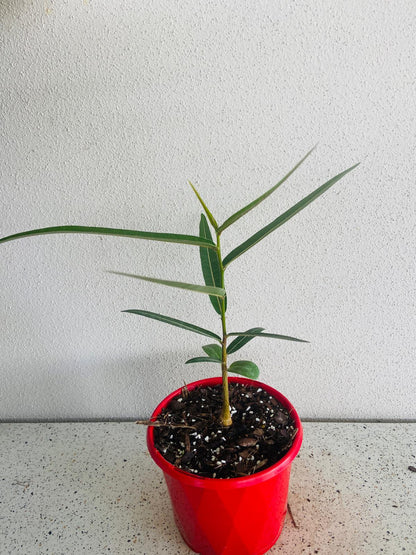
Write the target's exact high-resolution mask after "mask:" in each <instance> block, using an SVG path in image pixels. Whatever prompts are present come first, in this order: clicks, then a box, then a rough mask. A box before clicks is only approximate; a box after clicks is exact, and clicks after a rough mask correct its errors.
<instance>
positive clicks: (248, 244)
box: [223, 164, 359, 268]
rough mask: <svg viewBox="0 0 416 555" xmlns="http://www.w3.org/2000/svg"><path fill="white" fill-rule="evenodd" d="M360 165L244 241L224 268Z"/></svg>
mask: <svg viewBox="0 0 416 555" xmlns="http://www.w3.org/2000/svg"><path fill="white" fill-rule="evenodd" d="M358 165H359V164H355V165H354V166H352V167H351V168H348V169H347V170H344V171H343V172H341V173H339V174H338V175H336V176H335V177H333V178H332V179H330V180H329V181H327V182H326V183H324V184H323V185H321V186H320V187H318V189H316V190H315V191H313V192H312V193H311V194H309V195H308V196H307V197H305V198H304V199H302V200H301V201H299V202H298V203H297V204H295V205H294V206H292V208H289V210H287V211H286V212H284V213H283V214H281V215H280V216H279V217H277V218H276V219H275V220H273V221H272V222H270V223H269V224H268V225H266V226H265V227H263V228H262V229H260V231H258V232H257V233H255V234H254V235H252V236H251V237H250V238H249V239H247V240H246V241H244V243H242V244H241V245H239V246H238V247H236V248H235V249H233V250H232V251H231V252H230V253H229V254H227V256H226V257H225V258H224V260H223V267H224V268H225V267H226V266H228V265H229V264H230V262H232V261H233V260H235V259H236V258H237V257H239V256H240V255H242V254H243V253H245V252H246V251H248V249H250V248H251V247H253V246H254V245H255V244H256V243H258V242H259V241H261V240H262V239H264V237H266V236H267V235H269V233H272V231H275V230H276V229H277V228H278V227H280V226H281V225H283V224H284V223H286V222H287V221H288V220H290V218H292V217H293V216H295V214H297V213H298V212H300V211H301V210H303V208H305V207H306V206H308V204H310V203H311V202H313V201H314V200H315V199H317V198H318V197H319V196H320V195H322V194H323V193H325V191H327V190H328V189H329V188H330V187H332V185H334V184H335V183H336V182H337V181H339V180H340V179H341V178H342V177H344V175H346V174H347V173H349V172H350V171H352V170H353V169H354V168H356V167H357V166H358Z"/></svg>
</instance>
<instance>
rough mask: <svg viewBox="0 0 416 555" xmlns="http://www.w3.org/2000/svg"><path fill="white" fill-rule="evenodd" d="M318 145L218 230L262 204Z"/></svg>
mask: <svg viewBox="0 0 416 555" xmlns="http://www.w3.org/2000/svg"><path fill="white" fill-rule="evenodd" d="M315 148H316V147H313V148H312V149H311V150H310V151H309V152H308V153H307V154H306V156H304V157H303V158H302V160H301V161H300V162H298V163H297V164H296V166H295V167H294V168H292V169H291V170H290V172H289V173H287V174H286V175H285V176H284V178H283V179H281V180H280V181H279V182H278V183H277V184H276V185H274V186H273V187H272V188H271V189H269V190H268V191H266V192H265V193H263V194H262V195H261V196H260V197H259V198H257V199H256V200H253V202H250V204H247V206H245V207H244V208H241V210H239V211H238V212H236V213H235V214H233V215H232V216H230V217H229V218H228V219H227V220H225V222H224V223H223V224H222V225H220V227H219V228H218V232H219V233H221V232H223V231H224V229H226V228H227V227H229V226H230V225H231V224H233V223H234V222H236V221H237V220H239V219H240V218H241V217H242V216H244V215H245V214H247V212H249V211H250V210H253V208H255V207H256V206H257V205H258V204H260V203H261V202H262V201H263V200H265V199H266V198H267V197H268V196H270V195H271V194H272V193H274V191H275V190H276V189H277V188H278V187H280V185H282V184H283V183H284V182H285V181H286V179H288V178H289V177H290V176H291V175H292V173H293V172H294V171H296V170H297V169H298V167H299V166H300V165H301V164H302V163H303V162H304V161H305V160H306V158H307V157H308V156H309V155H310V154H311V153H312V152H313V151H314V150H315Z"/></svg>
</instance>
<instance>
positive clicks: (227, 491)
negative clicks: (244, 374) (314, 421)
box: [147, 378, 303, 555]
mask: <svg viewBox="0 0 416 555" xmlns="http://www.w3.org/2000/svg"><path fill="white" fill-rule="evenodd" d="M230 381H232V382H233V381H234V382H235V381H238V382H240V383H244V384H248V385H254V386H256V387H261V388H263V389H265V390H266V391H267V392H268V393H269V394H270V395H272V396H273V397H275V399H277V400H278V401H279V402H280V403H282V405H283V406H284V407H286V408H287V409H289V410H290V412H291V415H292V417H293V418H294V420H295V426H296V428H297V429H298V432H297V435H296V437H295V440H294V442H293V445H292V447H291V448H290V450H289V451H288V452H287V453H286V455H285V456H284V457H283V458H282V459H280V461H278V462H277V463H276V464H274V465H273V466H271V467H269V468H267V469H266V470H263V471H261V472H257V473H256V474H253V475H251V476H247V477H244V478H230V479H217V478H201V477H198V476H196V475H194V474H191V473H189V472H185V471H183V470H180V469H178V468H176V467H175V466H173V465H172V464H170V463H169V462H168V461H167V460H166V459H164V458H163V456H162V455H161V454H160V453H159V451H157V450H156V448H155V446H154V442H153V432H154V428H152V427H151V426H149V428H148V432H147V446H148V449H149V452H150V455H151V456H152V458H153V460H154V461H155V462H156V464H157V465H158V466H159V467H160V468H161V469H162V470H163V473H164V476H165V480H166V484H167V486H168V491H169V495H170V498H171V501H172V507H173V512H174V516H175V521H176V525H177V527H178V529H179V531H180V533H181V535H182V537H183V539H184V540H185V542H186V543H187V544H188V546H189V547H190V548H191V549H193V551H195V552H196V553H200V554H201V555H220V554H221V555H262V554H263V553H266V551H268V550H269V549H270V548H271V547H272V545H274V544H275V543H276V541H277V538H278V537H279V535H280V532H281V531H282V528H283V523H284V519H285V515H286V510H287V494H288V488H289V476H290V468H291V463H292V461H293V459H294V458H295V457H296V455H297V453H298V451H299V449H300V446H301V443H302V436H303V433H302V425H301V422H300V419H299V416H298V414H297V412H296V411H295V409H294V408H293V406H292V405H291V403H290V402H289V401H288V400H287V399H286V397H284V396H283V395H282V394H281V393H279V392H278V391H276V390H275V389H273V388H272V387H270V386H268V385H266V384H263V383H261V382H258V381H255V380H249V379H246V378H230ZM219 383H221V378H211V379H206V380H200V381H197V382H193V383H191V384H189V385H188V389H193V388H194V387H196V386H198V385H215V384H219ZM180 393H181V389H178V390H177V391H174V392H173V393H171V394H170V395H169V396H168V397H166V398H165V399H164V400H163V401H162V402H161V403H160V404H159V405H158V407H157V408H156V409H155V411H154V413H153V415H152V419H155V418H156V417H157V416H158V415H159V413H160V412H161V411H162V409H163V408H164V407H166V405H167V404H168V403H169V401H170V400H171V399H172V398H173V397H175V396H176V395H179V394H180Z"/></svg>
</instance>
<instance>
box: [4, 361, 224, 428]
mask: <svg viewBox="0 0 416 555" xmlns="http://www.w3.org/2000/svg"><path fill="white" fill-rule="evenodd" d="M185 360H186V354H185V353H184V352H175V353H172V352H167V353H155V354H152V355H148V356H143V357H137V358H134V357H129V358H125V359H113V360H109V359H108V358H106V360H98V359H97V358H94V359H91V360H89V361H85V360H83V361H80V360H72V361H71V360H70V361H68V360H65V361H60V362H59V361H56V365H55V368H52V367H51V362H50V361H49V360H48V365H47V366H46V365H45V362H39V363H37V362H36V361H32V362H31V363H30V368H29V367H27V368H20V371H19V375H16V374H11V373H9V374H7V375H6V376H5V377H4V378H3V387H2V388H1V394H0V407H1V409H0V410H1V414H0V421H3V422H13V421H37V422H39V421H65V420H114V419H115V420H129V419H145V418H148V417H150V415H151V412H152V411H153V409H154V408H155V407H156V405H157V404H158V403H159V402H160V401H161V400H162V399H163V398H164V397H165V396H166V395H167V394H169V393H170V392H171V391H172V390H173V389H177V388H179V387H181V386H182V385H183V384H184V382H186V381H187V382H190V381H193V380H196V379H199V378H200V377H201V376H200V375H199V374H197V373H196V372H197V371H196V372H195V371H192V372H189V368H186V367H185V365H184V361H185ZM28 366H29V365H28ZM34 367H36V374H34V373H33V368H34ZM212 375H215V374H214V373H212Z"/></svg>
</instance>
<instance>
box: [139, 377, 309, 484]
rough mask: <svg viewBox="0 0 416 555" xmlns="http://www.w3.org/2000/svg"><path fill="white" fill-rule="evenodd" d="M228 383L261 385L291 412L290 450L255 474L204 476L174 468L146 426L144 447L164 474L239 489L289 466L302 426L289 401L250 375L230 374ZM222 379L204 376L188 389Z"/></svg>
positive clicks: (299, 440) (296, 448)
mask: <svg viewBox="0 0 416 555" xmlns="http://www.w3.org/2000/svg"><path fill="white" fill-rule="evenodd" d="M229 381H230V382H238V383H242V384H246V385H252V386H254V387H261V388H262V389H264V390H265V391H267V392H268V393H269V394H270V395H272V396H273V397H274V398H275V399H277V400H278V401H279V402H280V403H282V405H283V406H284V407H285V408H286V409H288V410H289V411H290V415H291V416H292V418H293V419H294V421H295V426H296V428H297V430H298V431H297V434H296V436H295V439H294V440H293V444H292V446H291V447H290V449H289V451H288V452H287V453H286V454H285V455H284V456H283V457H282V458H281V459H280V460H279V461H277V462H276V463H275V464H273V465H272V466H269V467H268V468H266V469H265V470H261V471H259V472H256V473H255V474H251V475H249V476H243V477H241V478H206V477H203V476H198V475H197V474H192V473H191V472H186V471H185V470H182V469H180V468H177V467H176V466H174V465H173V464H171V463H170V462H169V461H167V460H166V459H165V458H164V457H163V456H162V454H161V453H160V452H159V451H158V450H157V449H156V447H155V445H154V440H153V437H154V427H153V426H149V427H148V429H147V448H148V450H149V453H150V455H151V457H152V459H153V460H154V461H155V463H156V464H157V465H158V466H159V467H160V468H161V469H162V470H163V472H166V473H167V474H170V475H171V476H172V477H174V478H178V479H180V480H181V482H188V483H189V484H192V485H194V486H200V487H204V488H209V487H210V486H212V487H218V483H219V482H221V483H222V484H223V485H224V488H227V487H229V488H238V487H246V486H248V485H250V484H251V483H259V482H263V481H264V480H267V479H269V478H270V477H271V476H272V475H274V474H276V473H280V472H282V471H283V470H284V469H285V468H286V467H287V466H288V465H290V464H291V463H292V461H293V459H294V458H295V457H296V455H297V454H298V452H299V449H300V446H301V444H302V438H303V429H302V423H301V421H300V418H299V415H298V413H297V412H296V410H295V408H294V407H293V405H292V404H291V402H290V401H289V400H288V399H287V398H286V397H285V396H284V395H282V394H281V393H280V392H279V391H277V390H276V389H274V388H273V387H271V386H270V385H267V384H264V383H262V382H259V381H257V380H251V379H249V378H242V377H230V378H229ZM221 382H222V379H221V377H218V376H217V377H214V378H206V379H203V380H197V381H195V382H192V383H190V384H187V387H188V389H194V388H195V387H197V386H199V385H218V384H220V383H221ZM181 390H182V388H178V389H177V390H176V391H173V392H172V393H170V394H169V395H168V396H167V397H165V398H164V399H163V401H161V402H160V403H159V405H158V406H157V407H156V409H155V410H154V411H153V414H152V417H151V420H156V419H157V417H158V415H159V413H160V412H161V411H162V409H163V408H164V407H166V405H167V404H168V403H169V402H170V401H171V399H173V397H176V395H180V393H181Z"/></svg>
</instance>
